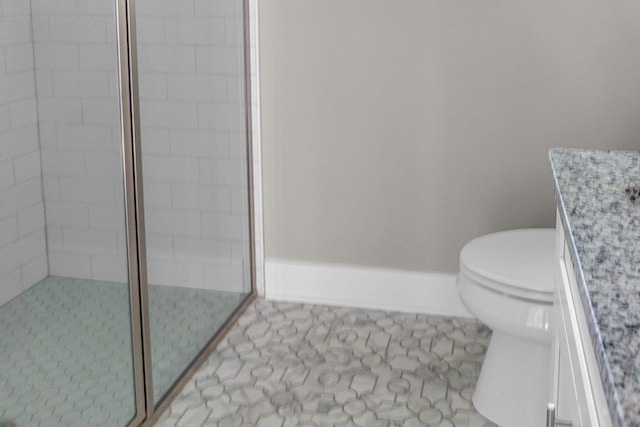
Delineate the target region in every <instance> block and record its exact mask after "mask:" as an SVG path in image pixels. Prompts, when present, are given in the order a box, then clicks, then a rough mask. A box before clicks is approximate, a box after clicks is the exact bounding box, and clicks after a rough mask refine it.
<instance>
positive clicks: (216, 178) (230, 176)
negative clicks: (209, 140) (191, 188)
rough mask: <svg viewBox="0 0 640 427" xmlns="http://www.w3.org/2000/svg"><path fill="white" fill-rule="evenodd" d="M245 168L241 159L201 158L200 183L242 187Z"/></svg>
mask: <svg viewBox="0 0 640 427" xmlns="http://www.w3.org/2000/svg"><path fill="white" fill-rule="evenodd" d="M245 170H246V166H245V165H244V162H243V161H241V160H222V159H200V183H201V184H213V185H229V186H236V187H242V186H243V184H244V183H245V182H246V181H247V177H246V176H245Z"/></svg>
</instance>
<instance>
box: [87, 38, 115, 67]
mask: <svg viewBox="0 0 640 427" xmlns="http://www.w3.org/2000/svg"><path fill="white" fill-rule="evenodd" d="M78 50H79V53H80V69H81V70H87V71H117V70H118V56H117V50H116V44H115V41H112V42H111V43H106V44H97V43H91V44H82V43H81V44H80V45H79V46H78Z"/></svg>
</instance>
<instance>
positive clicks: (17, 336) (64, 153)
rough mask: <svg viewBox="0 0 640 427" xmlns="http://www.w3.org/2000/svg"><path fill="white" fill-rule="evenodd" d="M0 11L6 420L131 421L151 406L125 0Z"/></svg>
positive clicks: (0, 307) (1, 396)
mask: <svg viewBox="0 0 640 427" xmlns="http://www.w3.org/2000/svg"><path fill="white" fill-rule="evenodd" d="M0 17H1V18H2V19H1V20H0V25H1V26H2V35H0V57H2V58H9V61H7V62H6V64H11V66H10V67H5V65H6V64H5V62H2V66H0V116H2V118H1V119H0V123H1V124H0V163H1V164H0V171H1V172H0V175H2V178H3V185H0V230H2V231H0V295H1V296H2V299H0V425H8V426H10V425H18V426H23V425H24V426H27V425H83V426H105V425H113V426H116V425H118V426H123V425H126V424H127V423H129V422H130V420H132V419H134V417H135V416H136V415H141V416H144V414H141V413H140V411H139V408H140V407H139V406H138V407H137V406H136V398H135V396H134V372H133V356H132V347H133V340H132V322H131V301H130V292H129V284H128V263H127V240H126V233H125V230H126V227H125V214H124V201H123V200H124V192H123V170H122V143H121V133H122V129H121V124H120V121H119V113H118V112H119V107H120V99H119V96H118V90H117V87H118V74H117V73H118V56H117V49H116V37H115V34H116V31H115V27H116V25H115V3H114V1H113V0H101V1H94V0H77V1H75V0H74V1H72V2H48V1H39V2H31V4H30V2H25V1H24V0H7V1H3V3H2V8H0ZM9 89H10V90H9ZM5 111H7V112H9V113H10V114H9V116H7V117H9V119H10V120H9V121H8V122H7V123H5V122H4V120H3V119H4V117H5V116H4V114H3V113H4V112H5ZM5 125H6V126H5ZM6 171H10V173H11V179H10V181H9V180H6V179H5V178H7V175H6V174H5V173H6ZM9 182H10V185H9V186H5V185H4V184H6V183H9ZM137 408H138V410H137Z"/></svg>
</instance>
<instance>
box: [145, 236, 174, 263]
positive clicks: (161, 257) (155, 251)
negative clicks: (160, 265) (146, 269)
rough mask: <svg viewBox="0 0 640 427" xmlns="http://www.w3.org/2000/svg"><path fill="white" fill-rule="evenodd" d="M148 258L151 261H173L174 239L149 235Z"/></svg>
mask: <svg viewBox="0 0 640 427" xmlns="http://www.w3.org/2000/svg"><path fill="white" fill-rule="evenodd" d="M146 238H147V241H146V243H147V257H148V259H149V260H150V261H173V260H174V258H173V237H169V236H158V235H155V234H149V233H147V236H146Z"/></svg>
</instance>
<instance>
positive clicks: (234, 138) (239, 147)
mask: <svg viewBox="0 0 640 427" xmlns="http://www.w3.org/2000/svg"><path fill="white" fill-rule="evenodd" d="M229 158H230V159H239V160H243V161H246V159H247V134H246V132H234V131H231V132H229Z"/></svg>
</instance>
